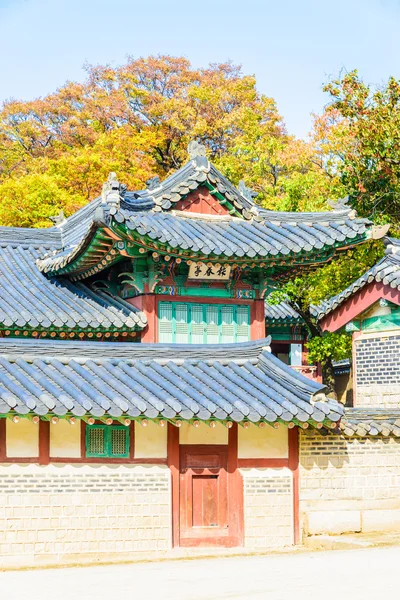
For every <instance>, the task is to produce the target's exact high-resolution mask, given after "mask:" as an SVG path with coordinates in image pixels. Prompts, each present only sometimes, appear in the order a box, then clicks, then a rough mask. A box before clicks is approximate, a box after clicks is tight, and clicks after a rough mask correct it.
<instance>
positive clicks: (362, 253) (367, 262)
mask: <svg viewBox="0 0 400 600" xmlns="http://www.w3.org/2000/svg"><path fill="white" fill-rule="evenodd" d="M383 253H384V247H383V244H382V243H381V242H379V241H378V242H377V241H372V240H371V241H369V242H366V243H365V244H363V245H362V246H357V247H356V248H354V249H353V250H348V251H347V252H345V253H344V254H341V255H340V256H339V257H338V258H336V259H335V260H333V261H331V262H330V263H328V264H327V265H324V266H323V267H321V268H319V269H318V270H314V271H312V272H308V273H307V274H304V275H299V276H296V277H295V278H294V279H292V280H291V281H288V282H287V283H285V284H283V285H281V286H280V287H279V288H277V289H276V290H275V291H273V292H272V293H271V294H270V295H269V297H268V298H267V301H268V302H269V303H270V304H279V303H280V302H287V303H288V304H289V305H290V306H291V307H292V308H293V309H294V310H295V311H296V312H297V313H298V314H299V315H300V316H301V318H302V320H303V321H304V323H305V325H306V328H307V330H308V334H309V338H308V342H307V347H308V350H309V354H308V360H309V362H310V363H313V362H319V363H321V365H322V375H323V380H324V383H325V384H326V385H329V386H330V387H331V388H332V389H333V387H334V377H333V369H332V361H333V360H342V359H344V358H349V357H350V356H351V337H350V336H348V335H347V334H346V333H329V332H323V331H322V329H321V326H320V324H319V322H318V318H317V316H316V315H317V313H316V311H315V307H316V306H317V305H319V304H321V303H322V302H323V301H324V300H327V299H328V298H331V297H332V296H335V295H336V294H338V293H339V292H340V291H341V290H343V289H345V288H346V287H347V286H349V285H350V284H351V283H353V281H356V279H358V277H360V276H361V275H362V274H363V273H365V271H367V270H368V269H369V268H370V267H372V266H373V265H374V264H375V263H376V262H377V261H378V260H379V259H380V258H381V257H382V256H383Z"/></svg>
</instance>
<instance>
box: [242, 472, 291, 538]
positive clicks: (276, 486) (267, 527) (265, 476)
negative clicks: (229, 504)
mask: <svg viewBox="0 0 400 600" xmlns="http://www.w3.org/2000/svg"><path fill="white" fill-rule="evenodd" d="M240 472H241V474H242V477H243V491H244V535H245V546H246V548H274V547H275V548H279V547H282V546H290V545H291V544H293V519H294V518H293V476H292V473H291V471H290V470H289V469H286V468H285V469H240Z"/></svg>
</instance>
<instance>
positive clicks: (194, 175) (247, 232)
mask: <svg viewBox="0 0 400 600" xmlns="http://www.w3.org/2000/svg"><path fill="white" fill-rule="evenodd" d="M155 179H156V181H154V180H153V181H152V183H151V185H149V187H148V188H147V189H146V190H141V191H137V192H126V191H125V190H124V189H123V188H122V186H120V185H119V184H118V182H116V181H115V180H113V184H114V188H113V192H112V194H113V195H112V205H111V204H110V203H109V202H108V200H107V198H108V196H107V194H105V195H104V197H103V199H101V198H98V199H97V200H95V201H94V202H93V203H92V204H93V207H92V208H90V206H89V208H88V207H85V208H84V209H82V210H81V211H79V212H78V213H76V215H74V216H73V217H70V218H69V219H67V220H66V221H65V222H64V223H62V224H61V225H60V226H59V227H60V229H61V232H62V240H63V247H62V250H61V251H59V252H57V253H56V254H54V255H49V256H48V257H46V258H45V259H43V260H41V261H40V262H39V263H38V264H39V267H40V269H42V270H43V271H44V272H46V273H50V274H54V273H57V274H61V273H63V272H67V269H68V272H69V273H71V272H72V271H71V269H70V268H69V265H71V264H72V263H75V261H77V259H79V257H80V256H81V255H82V253H84V252H85V251H86V249H87V248H88V247H89V245H90V244H91V243H92V242H93V243H95V245H96V248H98V249H99V250H98V254H99V256H100V255H101V248H100V247H101V246H103V253H104V254H106V253H108V252H109V250H110V248H111V247H112V244H113V243H114V241H115V239H120V240H122V241H127V240H128V241H129V240H133V241H134V243H136V244H138V245H142V246H143V247H144V248H145V249H146V251H152V250H154V249H157V250H159V251H165V253H172V254H174V253H175V254H176V255H177V256H178V255H179V254H180V253H182V252H183V253H185V252H190V253H191V254H192V253H193V254H195V255H196V256H197V257H198V258H199V259H202V258H209V259H215V260H218V259H225V260H228V259H230V258H232V257H234V258H235V259H237V260H240V259H241V258H246V259H257V260H259V261H262V260H263V259H270V260H275V259H280V260H282V261H285V260H287V259H288V258H294V259H295V258H296V255H302V259H300V262H301V261H302V260H304V256H303V255H306V254H309V255H310V256H309V257H308V258H310V262H312V261H313V260H314V262H315V261H318V260H326V257H324V256H323V255H324V253H326V252H328V253H331V254H332V253H334V251H335V249H337V248H338V249H340V248H343V247H347V246H348V245H351V244H357V243H360V242H362V241H363V240H365V239H367V238H369V237H371V236H372V235H373V226H372V223H371V222H370V221H368V220H367V219H359V218H357V217H356V215H355V213H354V211H353V210H351V208H350V207H349V206H347V204H346V203H345V202H344V201H342V202H339V203H338V205H337V206H336V207H335V210H333V211H328V212H321V213H288V212H275V211H267V210H264V209H262V208H260V207H259V206H257V205H256V204H255V203H254V201H253V199H252V197H251V196H252V195H251V193H249V190H247V189H246V188H245V187H243V186H241V187H239V189H236V188H235V187H234V186H233V185H232V184H231V183H230V182H229V181H228V180H227V179H226V178H225V177H224V176H223V175H222V174H221V173H219V172H218V171H217V169H216V168H215V167H214V166H213V165H211V164H210V163H209V162H208V161H207V160H206V159H205V157H197V158H196V159H194V160H191V161H190V162H189V163H188V164H187V165H185V166H184V167H182V168H181V169H180V170H179V171H177V172H176V173H174V174H173V175H172V176H170V177H168V178H167V179H166V180H165V181H164V182H160V181H159V180H158V179H157V178H155ZM204 185H207V187H208V189H209V190H210V193H211V194H214V195H216V196H217V198H218V199H219V200H220V201H221V202H222V203H224V205H226V206H228V205H229V206H231V207H233V208H232V209H229V212H230V213H231V214H229V215H196V214H194V213H188V212H185V211H176V210H174V207H175V205H176V203H177V202H179V201H180V200H182V199H183V198H185V197H186V196H187V195H188V194H189V193H190V192H191V191H193V190H195V189H197V188H198V187H199V186H204ZM118 186H119V190H120V191H119V192H118V191H116V187H118ZM116 196H117V200H116ZM221 199H222V200H221ZM106 226H107V229H108V231H110V229H111V230H112V231H113V233H114V234H115V235H114V236H111V237H110V239H109V240H108V242H106V241H104V243H103V244H99V243H98V241H96V240H94V237H95V235H96V231H98V230H99V229H101V228H102V227H103V229H104V228H106ZM96 252H97V250H96ZM102 258H104V256H103V257H102V256H100V258H99V262H101V259H102ZM89 263H90V264H88V265H86V267H87V268H89V269H90V267H91V265H92V263H91V262H90V261H89ZM84 270H85V269H84V268H83V267H82V265H79V267H77V269H76V272H78V271H84Z"/></svg>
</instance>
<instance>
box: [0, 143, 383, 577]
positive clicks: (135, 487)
mask: <svg viewBox="0 0 400 600" xmlns="http://www.w3.org/2000/svg"><path fill="white" fill-rule="evenodd" d="M189 159H190V160H189V162H188V164H187V165H185V166H184V167H183V168H181V169H180V170H179V171H177V172H176V173H175V174H173V175H172V176H171V177H169V178H167V179H166V180H165V181H163V182H161V181H160V180H159V179H158V178H154V179H152V180H151V181H149V182H148V185H147V188H146V190H142V191H136V192H134V191H128V190H126V189H125V187H124V186H123V185H121V184H119V182H118V181H117V178H116V176H115V175H114V174H111V176H110V178H109V180H108V182H107V183H106V184H105V185H104V188H103V193H102V196H101V197H100V198H97V199H95V200H94V201H93V202H91V203H90V204H88V205H87V206H86V207H85V208H83V209H82V210H80V211H78V212H77V213H76V214H75V215H73V216H71V217H69V218H68V219H65V218H64V217H63V215H60V216H59V217H58V218H56V219H55V225H54V226H53V227H50V228H49V229H22V228H0V272H1V275H2V278H1V284H0V336H1V337H0V565H1V566H7V565H18V566H21V565H31V564H59V563H68V562H70V563H71V562H90V561H100V560H107V561H110V560H123V559H125V560H126V559H129V558H133V557H134V556H141V555H143V554H146V553H149V552H165V551H168V550H169V549H171V548H176V547H180V546H181V547H182V546H186V547H187V546H205V547H209V546H224V547H235V546H239V547H240V546H244V547H246V548H249V549H251V548H269V547H280V546H285V545H290V544H293V543H298V542H299V541H300V537H301V530H303V531H304V532H305V533H306V534H307V533H318V532H319V530H324V526H322V525H321V522H329V514H331V513H332V509H331V506H332V505H331V504H330V505H329V502H328V505H329V506H330V508H329V509H327V508H326V507H325V505H324V506H322V508H321V507H319V505H318V507H317V508H316V505H315V504H313V498H314V496H313V493H315V494H317V496H318V498H319V499H320V500H321V498H322V497H323V496H324V493H325V491H324V490H322V491H321V489H322V488H321V485H322V484H321V481H322V479H323V476H322V475H321V470H323V469H324V465H325V463H324V461H325V460H326V463H327V464H328V462H327V461H328V460H329V458H330V457H329V455H328V454H329V452H330V451H332V455H333V456H334V457H336V458H337V457H338V451H337V449H338V448H339V447H340V448H342V446H343V447H347V446H346V444H347V442H346V439H347V438H345V436H344V435H343V434H342V433H341V432H342V431H343V427H344V425H345V420H344V419H343V418H342V417H343V413H344V409H343V406H342V405H341V404H340V403H339V402H337V401H336V400H334V399H332V398H330V397H329V396H328V395H327V394H328V390H327V389H326V388H325V387H324V386H323V385H322V384H321V383H318V382H317V381H316V380H315V377H314V375H313V373H312V372H310V373H308V375H311V377H305V376H304V375H303V374H302V373H301V372H300V371H301V370H302V366H304V365H303V363H304V357H303V356H302V354H303V351H302V349H301V348H300V349H299V347H296V344H299V343H301V342H302V339H303V336H304V332H303V330H302V328H301V324H299V323H298V322H297V321H296V319H295V318H294V321H293V322H291V323H290V324H289V325H288V328H287V330H286V333H285V332H284V333H283V334H282V333H281V334H278V333H277V332H276V330H275V329H274V323H273V322H271V319H269V318H268V315H267V329H268V331H266V327H265V323H266V321H265V307H264V299H265V296H266V294H268V293H269V292H270V290H271V289H272V287H273V285H274V283H275V282H276V280H277V279H281V278H287V277H290V276H292V275H293V274H294V273H296V272H297V271H304V269H307V268H314V267H315V266H316V265H318V264H323V263H324V262H326V261H328V260H331V259H334V258H335V256H336V255H337V253H338V252H340V251H342V250H344V249H347V248H349V247H353V246H355V245H357V244H361V243H363V242H364V241H365V240H367V239H368V238H370V237H376V236H379V235H381V232H380V231H379V230H377V229H376V228H374V227H373V226H372V224H371V223H370V222H369V221H367V220H365V219H359V218H357V216H356V215H355V213H354V212H353V211H351V209H350V208H348V207H347V206H346V205H345V204H339V205H338V206H336V208H335V209H334V210H333V211H331V212H325V213H315V214H314V213H307V214H304V213H302V214H300V213H276V212H271V211H266V210H263V209H261V208H259V207H258V206H257V205H256V204H255V203H254V200H253V194H252V193H251V192H250V191H249V190H248V189H247V188H245V187H244V186H243V185H241V186H240V187H239V189H236V188H235V187H234V186H233V185H232V184H231V183H230V182H229V181H227V180H226V179H225V178H224V177H223V176H222V175H221V174H220V173H219V172H218V171H217V169H216V168H215V167H214V166H213V165H212V164H210V163H209V162H208V160H207V159H206V157H205V151H204V148H202V147H201V146H199V145H198V144H196V143H192V144H191V145H190V156H189ZM277 318H278V319H279V316H278V317H277ZM268 334H271V336H272V340H271V337H267V335H268ZM274 335H275V337H274ZM279 335H281V336H282V335H286V337H283V338H282V337H281V338H279V337H278V336H279ZM279 344H283V345H284V346H285V348H283V347H281V348H280V347H279ZM293 346H294V347H293ZM288 347H289V350H288ZM271 348H272V350H273V351H272V352H271ZM286 356H287V357H289V356H290V357H295V358H291V359H290V360H289V358H286ZM281 359H283V360H281ZM286 363H291V364H286ZM299 432H300V433H299ZM306 432H311V433H310V435H308V436H305V433H306ZM326 445H327V447H328V448H329V450H328V454H327V452H326V450H325V447H326ZM299 457H300V460H299ZM320 459H322V462H321V460H320ZM335 460H336V459H335ZM338 460H339V459H338ZM340 460H342V458H340ZM343 461H344V463H345V459H343ZM322 463H323V464H322ZM335 465H336V466H335V468H337V469H338V470H339V468H340V467H341V466H342V465H339V463H338V462H336V463H335ZM314 471H316V474H315V473H314ZM318 478H319V479H318ZM326 487H327V489H328V488H329V489H328V491H329V490H330V489H331V488H330V486H329V485H328V484H326ZM331 491H332V494H333V495H334V494H335V490H333V489H332V490H331ZM310 493H311V495H310ZM329 511H330V512H329ZM317 513H318V514H317ZM319 513H322V517H321V515H320V514H319ZM316 514H317V516H315V515H316ZM320 517H321V518H320ZM318 518H320V520H319V521H318ZM321 519H322V520H321ZM318 523H320V525H318Z"/></svg>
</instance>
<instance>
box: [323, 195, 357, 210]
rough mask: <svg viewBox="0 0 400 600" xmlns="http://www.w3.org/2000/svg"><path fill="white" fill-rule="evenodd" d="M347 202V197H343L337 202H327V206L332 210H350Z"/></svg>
mask: <svg viewBox="0 0 400 600" xmlns="http://www.w3.org/2000/svg"><path fill="white" fill-rule="evenodd" d="M349 201H350V198H349V196H345V197H344V198H339V199H338V200H328V205H329V206H330V207H331V208H333V210H351V206H349Z"/></svg>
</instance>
